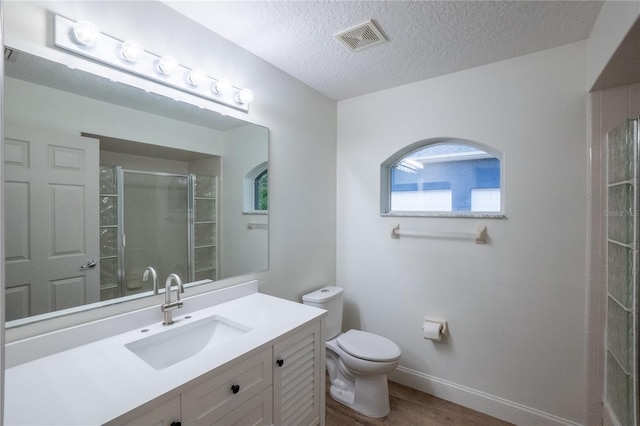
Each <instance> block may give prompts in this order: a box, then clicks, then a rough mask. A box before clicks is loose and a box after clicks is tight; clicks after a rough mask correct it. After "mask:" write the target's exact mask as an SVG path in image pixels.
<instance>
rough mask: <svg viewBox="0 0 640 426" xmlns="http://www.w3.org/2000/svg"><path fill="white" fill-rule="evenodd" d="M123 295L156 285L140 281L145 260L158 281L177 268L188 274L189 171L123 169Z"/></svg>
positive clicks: (175, 271)
mask: <svg viewBox="0 0 640 426" xmlns="http://www.w3.org/2000/svg"><path fill="white" fill-rule="evenodd" d="M122 172H123V178H122V179H121V181H122V184H123V187H122V188H121V194H123V202H122V203H121V205H122V206H123V207H122V210H123V211H122V215H123V220H122V245H121V247H123V250H122V269H121V271H122V274H123V277H122V281H121V282H122V296H127V295H131V294H137V293H141V292H146V291H150V290H153V288H152V283H151V280H149V281H142V274H143V273H144V270H145V268H146V267H147V266H152V267H153V268H155V269H156V271H157V272H158V281H159V282H158V285H159V286H160V287H162V286H163V285H164V280H165V278H166V277H167V276H168V275H169V274H171V273H176V274H178V275H179V276H180V278H182V280H183V281H184V282H187V281H188V280H189V277H190V275H189V274H190V272H191V271H190V263H191V259H190V239H191V234H192V233H191V231H190V227H191V222H190V221H191V213H190V204H191V203H190V199H191V198H192V197H191V194H190V191H191V189H190V188H191V186H190V184H189V177H188V176H186V175H175V174H168V173H157V172H142V171H134V170H123V171H122Z"/></svg>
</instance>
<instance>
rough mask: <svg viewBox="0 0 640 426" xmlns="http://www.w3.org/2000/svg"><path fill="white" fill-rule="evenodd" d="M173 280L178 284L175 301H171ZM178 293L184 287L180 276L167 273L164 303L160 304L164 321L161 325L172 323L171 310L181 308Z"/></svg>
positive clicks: (182, 291)
mask: <svg viewBox="0 0 640 426" xmlns="http://www.w3.org/2000/svg"><path fill="white" fill-rule="evenodd" d="M173 281H175V282H176V285H177V286H178V288H177V290H176V301H175V302H172V301H171V284H172V283H173ZM180 293H184V287H183V286H182V281H181V280H180V277H179V276H178V275H176V274H169V276H168V277H167V281H166V282H165V284H164V303H163V304H162V305H160V310H161V311H162V312H164V322H163V323H162V324H163V325H171V324H173V317H172V314H171V311H173V310H174V309H177V308H182V302H181V301H180Z"/></svg>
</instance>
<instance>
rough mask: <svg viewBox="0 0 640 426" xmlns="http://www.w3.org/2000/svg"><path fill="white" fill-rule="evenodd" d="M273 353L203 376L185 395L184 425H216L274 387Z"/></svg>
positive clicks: (265, 352) (183, 400) (261, 354)
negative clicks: (264, 391)
mask: <svg viewBox="0 0 640 426" xmlns="http://www.w3.org/2000/svg"><path fill="white" fill-rule="evenodd" d="M272 370H273V367H272V362H271V349H267V350H265V351H263V352H261V353H259V354H257V355H254V356H252V357H251V358H249V359H247V360H244V361H240V362H238V363H231V364H230V365H225V366H223V368H221V369H216V370H214V371H212V372H210V373H208V374H205V375H204V376H202V377H201V378H200V379H199V380H198V382H197V383H196V384H195V385H194V386H193V387H191V388H190V389H188V390H187V391H185V392H183V393H182V423H183V424H185V425H213V424H216V422H218V421H220V420H221V419H222V418H223V417H224V416H226V415H227V414H229V413H230V412H232V411H233V410H235V409H237V408H238V407H240V406H242V405H243V404H246V403H247V402H249V401H250V400H251V399H252V398H253V397H255V396H256V395H258V394H259V393H260V392H262V391H263V390H264V389H266V388H268V387H269V386H271V380H272Z"/></svg>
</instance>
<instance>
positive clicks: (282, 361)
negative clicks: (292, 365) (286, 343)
mask: <svg viewBox="0 0 640 426" xmlns="http://www.w3.org/2000/svg"><path fill="white" fill-rule="evenodd" d="M276 364H278V367H282V365H283V364H284V360H283V359H279V360H277V361H276Z"/></svg>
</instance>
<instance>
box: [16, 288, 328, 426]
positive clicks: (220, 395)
mask: <svg viewBox="0 0 640 426" xmlns="http://www.w3.org/2000/svg"><path fill="white" fill-rule="evenodd" d="M190 305H191V309H189V306H190ZM184 309H185V310H184V311H182V312H177V313H176V316H175V317H174V319H175V323H174V324H173V325H171V326H163V325H162V320H161V315H158V313H160V310H159V308H158V307H154V308H153V310H157V311H158V312H157V313H156V312H152V308H146V309H143V310H141V311H137V312H133V313H130V314H126V315H122V316H119V317H117V318H111V319H105V320H100V321H96V322H94V323H90V324H85V325H82V326H78V327H74V328H72V329H65V330H60V331H57V332H54V333H49V334H47V335H43V336H39V337H36V338H32V339H25V340H24V341H18V342H14V343H11V344H9V345H7V363H8V366H7V367H8V368H7V370H6V378H5V383H6V388H5V419H4V421H5V424H11V425H20V424H48V425H54V424H66V425H71V424H83V425H88V424H113V425H116V424H117V425H123V424H164V425H171V424H172V423H173V422H182V424H206V425H213V424H265V425H268V424H297V425H304V424H322V423H324V368H325V359H324V346H323V343H324V331H323V330H324V317H325V312H324V311H323V310H320V309H316V308H312V307H309V306H305V305H302V304H299V303H294V302H290V301H286V300H283V299H279V298H276V297H271V296H267V295H264V294H261V293H259V292H258V291H257V283H256V282H251V283H246V284H241V285H239V286H234V287H230V288H225V289H221V290H217V291H214V292H211V293H209V294H205V295H201V296H194V297H191V298H185V299H184ZM160 314H161V313H160ZM151 317H154V318H156V317H157V318H160V320H158V321H154V322H148V321H149V319H150V318H151ZM127 322H129V323H130V324H135V325H136V326H135V328H133V329H132V328H131V326H130V327H129V329H128V330H123V328H124V327H125V325H124V324H126V323H127ZM37 340H39V342H38V341H37ZM82 340H84V342H81V341H82ZM65 341H66V342H67V343H66V344H65V343H63V342H65ZM65 345H67V346H70V347H66V348H65V347H64V346H65Z"/></svg>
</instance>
